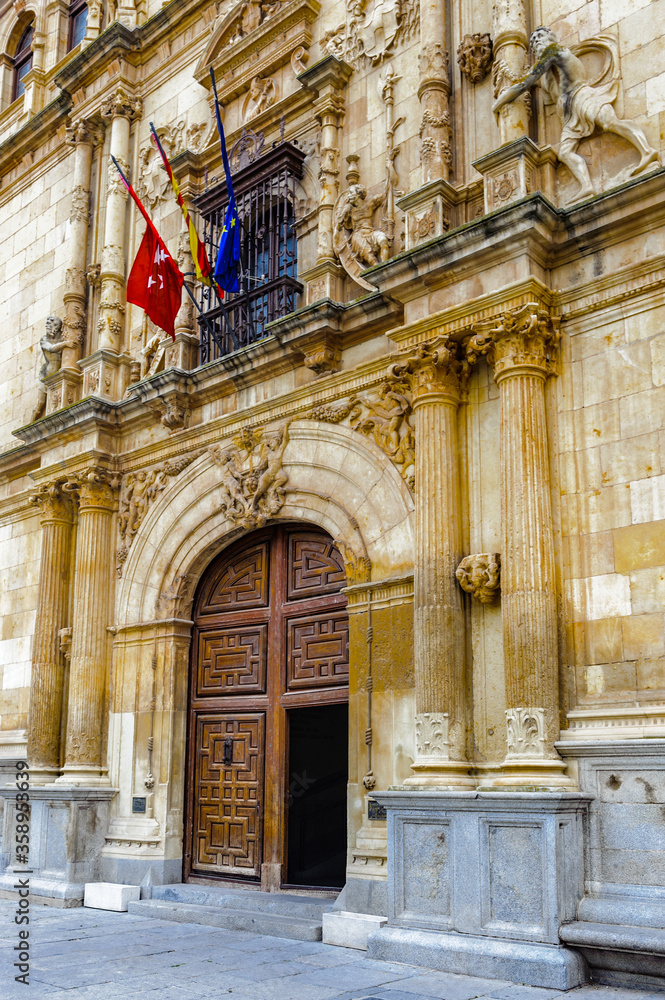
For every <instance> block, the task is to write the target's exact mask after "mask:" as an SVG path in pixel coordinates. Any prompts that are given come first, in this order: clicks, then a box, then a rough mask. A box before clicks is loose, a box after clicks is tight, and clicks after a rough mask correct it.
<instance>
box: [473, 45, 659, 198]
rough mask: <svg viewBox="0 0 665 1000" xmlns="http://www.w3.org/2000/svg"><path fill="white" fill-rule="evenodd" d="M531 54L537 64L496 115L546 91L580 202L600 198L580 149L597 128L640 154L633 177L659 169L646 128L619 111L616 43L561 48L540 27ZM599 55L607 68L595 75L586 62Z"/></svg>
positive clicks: (506, 93) (499, 103)
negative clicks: (513, 103)
mask: <svg viewBox="0 0 665 1000" xmlns="http://www.w3.org/2000/svg"><path fill="white" fill-rule="evenodd" d="M529 52H530V54H531V56H532V58H533V60H534V63H535V65H534V66H533V68H532V69H531V71H530V72H529V73H527V74H526V75H525V76H524V77H523V78H521V79H518V80H514V81H511V83H512V86H510V87H508V88H507V89H506V90H503V91H502V92H501V93H500V94H498V95H496V96H497V100H496V101H495V102H494V105H493V107H492V110H493V111H494V112H495V113H498V112H499V111H500V109H501V108H502V107H503V106H504V105H506V104H509V103H510V102H511V101H514V100H516V99H518V98H519V97H521V96H522V94H526V93H528V91H529V90H530V89H531V88H532V87H534V86H536V85H539V86H540V87H541V89H542V90H543V91H544V93H545V97H546V99H547V101H548V102H549V103H552V104H554V105H556V109H557V114H558V116H559V118H560V120H561V126H562V128H561V141H560V144H559V154H558V155H559V159H560V160H561V162H562V163H564V164H565V165H566V166H567V167H568V169H569V170H570V172H571V174H572V175H573V177H574V178H575V180H576V181H577V182H578V184H579V191H578V192H577V194H576V196H575V199H576V200H580V199H582V198H589V197H591V196H592V195H594V194H595V190H594V187H593V184H592V183H591V177H590V174H589V166H588V164H587V162H586V160H585V159H584V157H582V156H580V155H579V154H578V153H577V149H578V146H579V144H580V142H581V141H582V139H584V138H586V137H587V136H592V135H593V133H594V131H595V130H596V129H597V128H599V129H601V130H602V131H604V132H613V133H615V134H616V135H620V136H622V137H623V138H624V139H626V141H627V142H629V143H631V144H632V145H633V146H634V147H635V149H636V150H637V152H638V154H639V160H638V162H637V163H636V164H635V166H634V167H633V168H632V169H631V170H629V171H628V175H627V176H629V177H630V176H632V175H634V174H637V173H640V172H641V171H643V170H645V169H646V168H647V167H651V166H655V165H657V164H658V153H657V151H656V150H655V149H654V148H653V147H652V146H650V145H649V142H648V141H647V138H646V136H645V134H644V131H643V130H642V128H641V127H640V126H639V125H638V124H637V123H636V122H633V121H629V120H626V119H620V118H618V117H617V114H616V111H615V110H614V107H613V104H614V102H615V101H616V99H617V96H618V93H619V76H620V74H619V51H618V45H617V40H616V38H614V37H613V36H612V35H609V34H604V35H598V36H596V37H594V38H588V39H586V40H585V41H584V42H582V43H581V44H580V45H576V46H573V47H572V48H570V49H569V48H567V47H566V46H565V45H561V44H560V43H559V41H558V40H557V37H556V35H555V34H554V32H553V31H552V30H551V29H550V28H546V27H540V28H536V30H535V31H534V32H533V33H532V35H531V39H530V41H529ZM598 53H599V54H600V55H601V57H602V69H601V70H600V72H599V73H596V75H595V76H589V75H588V74H587V71H586V68H585V66H584V63H583V61H582V59H581V57H583V56H585V55H589V54H596V55H597V54H598ZM614 183H616V178H615V179H614Z"/></svg>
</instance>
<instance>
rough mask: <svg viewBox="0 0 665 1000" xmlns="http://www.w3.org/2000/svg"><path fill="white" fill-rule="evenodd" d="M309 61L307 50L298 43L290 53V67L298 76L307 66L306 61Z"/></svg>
mask: <svg viewBox="0 0 665 1000" xmlns="http://www.w3.org/2000/svg"><path fill="white" fill-rule="evenodd" d="M308 62H309V52H308V51H307V49H306V48H305V47H304V45H299V46H298V47H297V48H295V49H294V50H293V52H292V53H291V69H292V70H293V72H294V73H295V75H296V76H298V75H299V74H300V73H304V72H305V70H306V68H307V63H308Z"/></svg>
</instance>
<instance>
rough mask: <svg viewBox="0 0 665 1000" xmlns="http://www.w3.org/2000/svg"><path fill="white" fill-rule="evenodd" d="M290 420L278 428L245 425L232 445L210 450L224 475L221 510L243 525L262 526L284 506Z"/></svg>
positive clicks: (246, 526) (245, 526)
mask: <svg viewBox="0 0 665 1000" xmlns="http://www.w3.org/2000/svg"><path fill="white" fill-rule="evenodd" d="M288 429H289V423H288V422H287V423H285V424H284V425H283V426H282V427H278V428H275V429H267V428H265V427H245V428H243V430H242V431H241V432H240V433H239V434H237V435H236V436H235V437H234V438H233V443H232V444H231V445H226V446H225V445H221V444H217V445H213V447H212V448H210V449H209V451H210V455H211V457H212V459H213V461H214V462H215V463H216V464H217V465H218V466H219V468H220V470H221V476H222V500H221V503H220V509H221V510H222V511H223V513H224V514H225V515H226V517H228V519H229V520H230V521H232V522H233V523H234V524H237V525H239V526H241V527H243V528H260V527H262V526H263V525H264V524H265V523H266V521H267V520H268V519H269V518H271V517H274V516H275V514H277V513H278V512H279V511H280V510H281V509H282V507H283V505H284V500H285V490H284V486H285V484H286V482H287V479H288V476H287V474H286V473H285V472H284V470H283V469H282V459H283V456H284V450H285V448H286V446H287V444H288V441H289V433H288Z"/></svg>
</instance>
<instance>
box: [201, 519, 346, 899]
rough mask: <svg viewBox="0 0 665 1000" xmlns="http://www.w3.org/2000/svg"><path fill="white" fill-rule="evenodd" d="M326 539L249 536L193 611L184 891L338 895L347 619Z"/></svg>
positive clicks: (276, 531)
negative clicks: (258, 889)
mask: <svg viewBox="0 0 665 1000" xmlns="http://www.w3.org/2000/svg"><path fill="white" fill-rule="evenodd" d="M345 585H346V575H345V572H344V563H343V560H342V556H341V555H340V553H339V551H338V550H337V548H336V547H335V545H334V543H333V541H332V539H331V538H330V536H329V535H327V534H326V533H325V532H324V531H321V530H319V529H317V528H308V527H304V526H302V525H286V526H279V527H275V528H272V529H266V530H262V531H259V532H254V533H253V534H251V535H248V536H245V537H244V538H243V539H242V540H241V541H240V542H239V543H238V544H236V545H234V546H233V547H231V548H229V549H227V550H225V551H224V552H223V553H222V554H221V555H220V556H219V557H218V558H217V559H216V560H215V561H214V562H213V563H212V564H211V565H210V566H209V567H208V570H207V571H206V572H205V573H204V575H203V578H202V580H201V582H200V584H199V587H198V590H197V594H196V597H195V600H194V608H193V617H194V630H193V635H192V652H191V662H190V685H189V713H188V715H189V718H188V739H187V743H188V746H187V749H188V753H187V757H188V766H187V799H186V803H187V807H186V812H185V857H184V872H183V877H184V879H185V880H187V881H192V880H199V879H206V880H208V879H224V880H233V881H239V880H240V881H245V882H247V881H249V882H255V883H256V882H260V883H261V885H262V886H263V888H271V889H275V888H279V887H281V886H309V887H327V888H336V887H339V886H341V885H343V884H344V870H345V861H346V783H347V773H348V762H347V753H348V750H347V747H348V713H347V704H348V676H349V658H348V616H347V612H346V603H347V602H346V597H345V596H344V594H342V593H341V592H340V591H341V589H342V587H344V586H345Z"/></svg>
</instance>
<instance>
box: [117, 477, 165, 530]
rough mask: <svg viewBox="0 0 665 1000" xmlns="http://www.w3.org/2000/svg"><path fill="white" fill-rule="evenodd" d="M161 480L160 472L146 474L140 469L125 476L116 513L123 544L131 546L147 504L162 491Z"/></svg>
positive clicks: (162, 478)
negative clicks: (118, 509) (118, 508)
mask: <svg viewBox="0 0 665 1000" xmlns="http://www.w3.org/2000/svg"><path fill="white" fill-rule="evenodd" d="M163 480H164V475H163V473H162V472H161V470H156V471H152V472H146V471H145V470H143V469H142V470H141V471H140V472H137V473H130V474H129V475H128V476H127V478H126V480H125V489H124V491H123V496H122V501H121V503H120V511H119V512H118V523H119V527H120V536H121V538H122V540H123V542H125V543H129V544H131V540H132V539H133V538H134V535H135V534H136V532H137V531H138V529H139V525H140V524H141V521H142V520H143V518H144V516H145V513H146V511H147V509H148V505H149V503H150V502H151V501H152V500H153V499H154V497H155V496H156V495H157V493H159V492H160V491H161V490H163V489H164V487H165V485H166V483H165V482H164V481H163Z"/></svg>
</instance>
